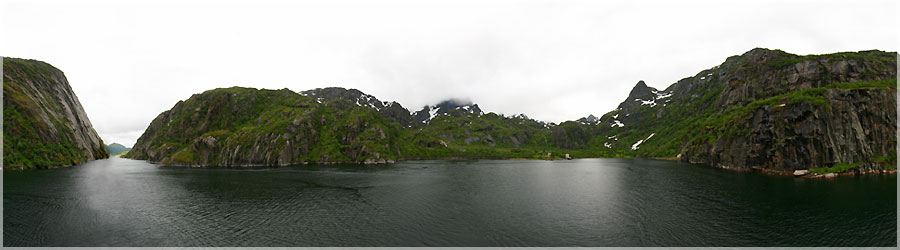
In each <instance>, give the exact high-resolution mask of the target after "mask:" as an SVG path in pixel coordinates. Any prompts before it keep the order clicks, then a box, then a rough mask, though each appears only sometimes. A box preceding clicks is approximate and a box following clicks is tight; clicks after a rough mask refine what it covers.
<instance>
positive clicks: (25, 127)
mask: <svg viewBox="0 0 900 250" xmlns="http://www.w3.org/2000/svg"><path fill="white" fill-rule="evenodd" d="M3 136H4V137H3V167H4V168H6V169H17V168H46V167H62V166H71V165H76V164H79V163H83V162H86V161H90V160H95V159H101V158H108V157H109V153H107V151H106V147H105V145H104V144H103V141H102V140H101V139H100V137H99V136H98V135H97V132H96V131H94V127H93V126H92V125H91V121H90V120H89V119H88V117H87V115H86V114H85V113H84V109H83V108H82V107H81V103H80V102H79V101H78V97H77V96H75V92H73V91H72V87H71V86H69V82H68V81H67V80H66V76H65V75H64V74H63V72H62V71H60V70H59V69H57V68H55V67H53V66H51V65H50V64H47V63H44V62H40V61H35V60H25V59H17V58H3Z"/></svg>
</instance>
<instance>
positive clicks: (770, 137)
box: [683, 89, 897, 172]
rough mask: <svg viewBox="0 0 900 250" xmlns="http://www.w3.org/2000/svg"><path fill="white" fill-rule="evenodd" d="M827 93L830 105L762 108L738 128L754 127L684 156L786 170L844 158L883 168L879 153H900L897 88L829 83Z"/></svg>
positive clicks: (699, 146)
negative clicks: (832, 85)
mask: <svg viewBox="0 0 900 250" xmlns="http://www.w3.org/2000/svg"><path fill="white" fill-rule="evenodd" d="M823 94H824V97H825V98H824V99H825V100H826V101H827V104H826V105H821V106H820V105H815V104H810V103H795V104H791V105H790V106H788V104H784V106H781V104H778V105H776V106H774V107H769V106H765V107H761V108H759V109H756V110H755V111H753V112H752V113H750V114H749V116H748V119H747V120H746V121H745V122H741V123H736V124H735V125H736V126H735V127H734V128H733V129H735V130H739V131H741V130H743V131H749V133H747V134H735V135H729V136H722V137H719V138H718V139H716V140H714V141H696V142H694V143H692V144H689V145H688V146H687V147H686V149H685V152H684V155H683V160H684V161H687V162H691V163H704V164H709V165H715V166H724V167H736V168H761V169H775V170H782V171H793V170H805V169H812V168H819V167H823V166H833V165H837V164H840V163H860V164H859V165H858V166H857V167H856V168H854V169H853V170H854V171H861V172H868V171H876V170H883V169H884V168H885V166H884V162H881V161H883V160H878V158H879V157H888V158H889V157H890V156H891V155H896V151H895V150H896V147H897V141H896V139H895V138H896V137H895V136H896V135H897V130H896V124H897V116H896V115H897V110H896V106H895V103H896V102H897V96H896V89H892V90H889V89H828V90H826V91H824V93H823ZM894 157H895V156H894ZM884 160H887V159H884ZM890 161H891V162H893V160H890ZM888 163H890V162H888Z"/></svg>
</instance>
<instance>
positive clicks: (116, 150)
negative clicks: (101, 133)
mask: <svg viewBox="0 0 900 250" xmlns="http://www.w3.org/2000/svg"><path fill="white" fill-rule="evenodd" d="M128 150H131V148H127V147H125V146H123V145H122V144H118V143H115V142H114V143H112V144H109V145H106V151H109V155H119V154H121V153H122V152H125V151H128Z"/></svg>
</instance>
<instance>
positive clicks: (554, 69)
mask: <svg viewBox="0 0 900 250" xmlns="http://www.w3.org/2000/svg"><path fill="white" fill-rule="evenodd" d="M898 14H900V11H898V1H895V0H888V1H759V0H754V1H531V2H526V1H458V0H457V1H428V2H422V1H378V2H377V3H370V2H369V1H298V2H288V1H194V2H188V1H92V2H77V3H75V2H71V1H59V0H57V1H40V0H37V1H35V0H27V1H23V0H17V1H9V0H5V1H3V2H2V5H0V29H2V30H0V55H3V56H10V57H21V58H30V59H37V60H42V61H45V62H48V63H50V64H52V65H54V66H56V67H57V68H59V69H61V70H63V71H64V72H65V73H66V76H67V77H68V79H69V83H70V84H71V85H72V88H73V89H74V91H75V93H76V94H77V95H78V97H79V99H80V100H81V104H82V105H83V106H84V108H85V110H86V111H87V113H88V116H89V117H90V119H91V122H92V123H93V125H94V127H95V129H96V130H97V132H98V133H99V134H100V136H101V137H102V138H103V140H104V142H106V143H112V142H118V143H121V144H124V145H126V146H129V147H130V146H132V145H133V144H134V143H135V141H136V140H137V138H138V137H139V136H140V135H141V134H142V133H143V131H144V129H146V127H147V125H149V124H150V121H151V120H152V119H153V118H155V117H156V116H157V115H158V114H159V113H160V112H162V111H165V110H168V109H169V108H171V107H172V106H173V105H175V103H176V102H177V101H178V100H184V99H187V98H188V97H190V96H191V95H192V94H194V93H199V92H202V91H204V90H208V89H212V88H218V87H230V86H247V87H257V88H275V89H280V88H289V89H292V90H294V91H302V90H307V89H312V88H317V87H328V86H340V87H346V88H356V89H359V90H361V91H363V92H365V93H368V94H372V95H375V96H376V97H378V98H379V99H381V100H383V101H392V100H393V101H398V102H400V103H401V104H403V106H404V107H406V108H408V109H411V110H417V109H419V108H421V107H422V106H423V105H427V104H435V103H437V102H439V101H441V100H443V99H447V98H451V97H458V98H469V99H471V100H473V101H474V102H475V103H478V104H479V106H480V107H481V108H482V109H483V110H485V112H497V113H504V114H518V113H525V114H527V115H528V116H529V117H532V118H534V119H538V120H545V121H554V122H561V121H565V120H574V119H578V118H580V117H584V116H587V115H588V114H595V115H598V116H599V115H601V114H603V113H606V112H607V111H610V110H612V109H614V108H615V107H616V106H617V105H618V104H619V102H621V101H623V100H624V98H625V97H626V96H627V95H628V92H629V90H631V88H632V87H633V86H634V84H635V83H636V82H637V81H638V80H644V81H646V82H647V84H648V85H650V86H653V87H656V88H660V89H663V88H665V87H667V86H668V85H670V84H672V83H674V82H675V81H677V80H679V79H681V78H684V77H687V76H692V75H694V74H696V73H697V72H699V71H700V70H703V69H707V68H710V67H712V66H715V65H718V64H720V63H721V62H723V61H724V60H725V58H726V57H728V56H732V55H738V54H742V53H743V52H746V51H748V50H750V49H752V48H755V47H764V48H772V49H781V50H784V51H787V52H790V53H795V54H820V53H831V52H839V51H858V50H868V49H880V50H886V51H897V47H898V32H897V31H898V30H900V29H898V18H897V16H898Z"/></svg>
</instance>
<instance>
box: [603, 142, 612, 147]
mask: <svg viewBox="0 0 900 250" xmlns="http://www.w3.org/2000/svg"><path fill="white" fill-rule="evenodd" d="M603 146H606V148H612V144H609V142H604V143H603Z"/></svg>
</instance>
